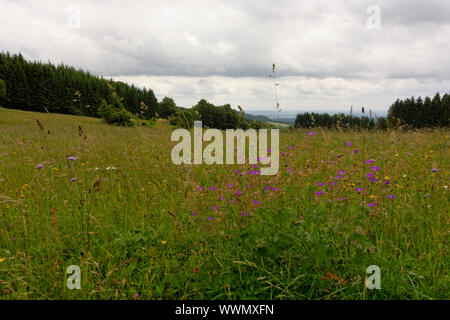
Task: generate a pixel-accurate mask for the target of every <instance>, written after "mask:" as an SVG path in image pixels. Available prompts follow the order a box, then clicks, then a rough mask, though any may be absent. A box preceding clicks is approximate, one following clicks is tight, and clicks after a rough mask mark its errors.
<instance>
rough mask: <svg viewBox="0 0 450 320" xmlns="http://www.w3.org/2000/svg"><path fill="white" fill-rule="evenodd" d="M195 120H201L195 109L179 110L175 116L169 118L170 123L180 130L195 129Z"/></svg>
mask: <svg viewBox="0 0 450 320" xmlns="http://www.w3.org/2000/svg"><path fill="white" fill-rule="evenodd" d="M194 120H199V115H198V113H196V112H195V110H193V109H177V110H176V111H175V115H173V116H172V117H170V118H169V123H170V124H171V125H173V126H176V127H178V128H185V129H189V128H192V127H194Z"/></svg>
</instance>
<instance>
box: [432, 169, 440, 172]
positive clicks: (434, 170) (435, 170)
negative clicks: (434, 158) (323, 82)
mask: <svg viewBox="0 0 450 320" xmlns="http://www.w3.org/2000/svg"><path fill="white" fill-rule="evenodd" d="M431 171H433V172H438V171H439V170H438V169H431Z"/></svg>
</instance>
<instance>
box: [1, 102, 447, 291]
mask: <svg viewBox="0 0 450 320" xmlns="http://www.w3.org/2000/svg"><path fill="white" fill-rule="evenodd" d="M35 118H38V119H39V120H40V121H41V122H42V124H43V126H44V127H45V129H44V130H43V131H41V130H40V129H39V127H38V125H37V124H36V122H35V120H34V119H35ZM79 124H80V125H81V127H82V130H83V131H84V133H85V134H86V139H84V138H83V137H84V135H83V134H82V135H81V136H80V135H78V129H77V128H78V125H79ZM48 130H50V134H48ZM172 130H173V128H170V127H169V126H168V125H166V124H164V123H158V124H157V125H156V127H154V128H147V127H142V128H141V127H134V128H120V127H113V126H107V125H105V124H103V123H102V122H101V121H100V120H99V119H92V118H85V117H76V116H66V115H49V114H38V113H28V112H21V111H13V110H6V109H1V108H0V172H1V175H0V299H10V298H13V299H19V298H20V299H31V298H33V299H46V298H51V299H60V298H66V299H78V298H87V299H98V298H108V299H109V298H130V299H131V298H132V297H133V295H134V294H135V293H139V295H140V297H139V298H140V299H142V298H147V299H157V298H162V299H193V298H198V299H206V298H219V299H237V298H243V299H247V298H259V299H266V298H267V299H271V298H277V299H278V298H282V299H303V298H308V299H318V298H325V299H328V298H331V299H380V298H384V299H389V298H401V299H429V298H449V296H448V287H449V279H448V259H447V260H446V258H448V256H449V252H448V232H449V216H448V207H449V201H448V200H449V198H448V191H447V189H445V188H444V185H447V184H448V180H447V177H448V173H449V172H448V169H449V164H448V162H447V161H448V160H447V158H448V153H447V132H445V131H427V132H425V131H422V132H408V133H404V132H395V131H393V132H381V133H378V132H377V133H364V134H359V133H356V132H331V131H321V130H314V131H315V132H316V135H315V136H314V137H310V136H308V135H307V134H306V131H296V132H283V133H282V135H281V146H282V148H281V150H282V151H283V152H284V156H282V158H281V165H280V171H279V174H278V175H277V176H273V177H261V176H255V175H249V174H248V172H249V170H252V168H251V167H250V166H248V165H246V166H238V165H224V166H206V165H202V166H193V167H188V166H175V165H173V164H172V162H171V160H170V152H171V147H172V146H173V145H174V143H172V142H170V134H171V132H172ZM346 141H351V142H352V143H353V146H351V147H350V146H345V142H346ZM288 146H291V147H294V148H293V149H290V148H288ZM354 149H358V150H359V152H358V153H356V154H355V153H354ZM68 156H75V157H76V158H77V160H76V161H70V160H68V159H67V157H68ZM367 159H375V162H374V163H373V164H371V165H368V164H365V163H364V161H365V160H367ZM38 164H43V168H41V169H36V166H37V165H38ZM372 165H376V166H378V168H379V172H375V174H376V176H377V177H378V179H379V181H378V182H375V183H372V182H370V181H368V179H367V178H366V177H365V176H366V175H367V174H368V173H369V172H370V171H371V169H370V166H372ZM110 167H115V168H116V169H114V168H110ZM108 168H109V169H108ZM432 168H437V169H439V171H438V172H437V173H433V172H432V171H431V169H432ZM237 169H240V170H241V172H242V171H246V174H244V175H240V174H237V173H235V172H234V170H237ZM339 170H344V171H345V174H344V175H343V177H342V178H341V179H338V180H337V183H336V185H334V186H330V185H329V184H328V183H329V182H333V181H335V180H336V178H335V177H336V176H337V174H338V173H337V172H338V171H339ZM386 176H387V177H389V180H390V184H389V185H386V184H385V182H384V178H385V177H386ZM73 177H76V178H77V179H78V180H77V181H76V182H71V181H70V180H71V179H72V178H73ZM319 182H320V183H325V185H324V186H318V183H319ZM229 184H230V185H233V186H232V187H229V186H228V185H229ZM198 186H202V187H204V188H205V189H203V190H199V188H198ZM267 186H269V187H273V188H278V190H276V189H275V190H272V189H271V190H264V187H267ZM208 187H215V188H217V190H210V189H209V188H208ZM356 187H362V188H364V190H363V191H362V192H361V193H357V192H356V191H355V188H356ZM238 190H240V191H242V196H237V195H236V192H237V191H238ZM319 190H321V191H323V192H324V193H323V195H321V196H317V195H316V194H315V192H316V191H319ZM391 194H392V195H394V196H395V199H394V200H391V199H389V198H388V197H387V195H391ZM221 196H223V197H225V199H224V200H219V197H221ZM338 198H345V200H342V201H340V200H338ZM254 200H258V201H260V202H261V203H260V204H255V203H254V202H253V201H254ZM369 203H376V206H374V207H368V204H369ZM213 206H217V207H218V208H217V209H216V210H212V207H213ZM244 212H245V213H247V214H248V215H247V216H244V215H242V213H244ZM193 213H197V215H194V216H193V215H192V214H193ZM208 217H212V220H208V219H207V218H208ZM72 264H75V265H78V266H80V268H81V270H82V283H81V285H82V289H81V290H79V291H77V290H75V291H70V290H68V289H66V286H65V279H66V273H65V271H66V268H67V267H68V266H69V265H72ZM369 265H379V266H380V267H381V281H382V282H381V287H382V289H381V290H373V291H369V290H367V289H365V286H364V278H365V276H366V273H365V271H366V268H367V267H368V266H369Z"/></svg>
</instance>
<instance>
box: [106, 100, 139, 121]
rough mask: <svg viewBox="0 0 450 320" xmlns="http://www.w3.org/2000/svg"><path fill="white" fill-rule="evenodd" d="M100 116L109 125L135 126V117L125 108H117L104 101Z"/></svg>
mask: <svg viewBox="0 0 450 320" xmlns="http://www.w3.org/2000/svg"><path fill="white" fill-rule="evenodd" d="M99 109H100V115H101V117H102V118H103V120H104V121H105V122H106V123H107V124H115V125H119V126H127V127H131V126H133V121H132V120H131V119H132V118H133V115H132V114H131V113H130V112H129V111H127V110H125V108H123V107H122V108H117V107H113V106H112V105H110V104H108V103H107V102H106V101H105V100H102V103H101V105H100V108H99Z"/></svg>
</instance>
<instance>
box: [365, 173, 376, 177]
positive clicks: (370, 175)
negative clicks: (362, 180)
mask: <svg viewBox="0 0 450 320" xmlns="http://www.w3.org/2000/svg"><path fill="white" fill-rule="evenodd" d="M374 175H375V173H373V172H371V173H369V174H368V175H367V176H366V177H367V178H373V176H374Z"/></svg>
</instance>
